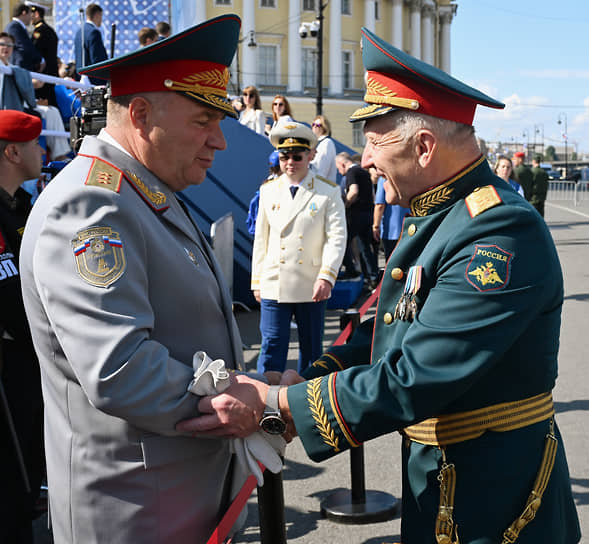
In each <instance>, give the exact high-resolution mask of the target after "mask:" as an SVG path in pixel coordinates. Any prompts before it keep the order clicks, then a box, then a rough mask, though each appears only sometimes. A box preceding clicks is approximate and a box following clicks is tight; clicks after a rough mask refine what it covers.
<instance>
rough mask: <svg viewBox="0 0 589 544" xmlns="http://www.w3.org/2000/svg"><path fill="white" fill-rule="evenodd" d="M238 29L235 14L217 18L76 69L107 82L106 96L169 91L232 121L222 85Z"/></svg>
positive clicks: (238, 19)
mask: <svg viewBox="0 0 589 544" xmlns="http://www.w3.org/2000/svg"><path fill="white" fill-rule="evenodd" d="M240 27H241V20H240V18H239V17H238V16H237V15H233V14H230V15H222V16H220V17H216V18H214V19H210V20H208V21H205V22H204V23H201V24H200V25H197V26H193V27H191V28H188V29H186V30H184V31H182V32H180V33H179V34H174V35H172V36H170V37H169V38H166V39H164V40H160V41H157V42H154V43H152V44H151V45H148V46H146V47H143V48H141V49H137V50H136V51H133V52H131V53H127V54H126V55H122V56H120V57H117V58H114V59H108V60H105V61H103V62H99V63H96V64H92V65H91V66H84V67H83V68H81V69H80V70H78V71H79V73H80V74H88V75H89V76H92V77H98V78H101V79H104V80H105V83H106V81H107V80H110V88H111V89H110V93H111V96H123V95H127V94H136V93H145V92H156V91H174V92H178V93H181V94H183V95H184V96H187V97H188V98H191V99H193V100H196V101H197V102H199V103H202V104H205V105H207V106H209V107H211V108H215V109H217V110H221V111H222V112H224V113H226V114H228V115H231V116H233V117H236V114H235V110H234V109H233V107H232V106H231V102H230V101H229V100H228V98H227V83H228V82H229V69H228V67H229V65H230V64H231V61H232V60H233V56H234V55H235V50H236V48H237V41H238V39H239V29H240Z"/></svg>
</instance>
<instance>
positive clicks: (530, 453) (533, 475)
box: [178, 29, 580, 544]
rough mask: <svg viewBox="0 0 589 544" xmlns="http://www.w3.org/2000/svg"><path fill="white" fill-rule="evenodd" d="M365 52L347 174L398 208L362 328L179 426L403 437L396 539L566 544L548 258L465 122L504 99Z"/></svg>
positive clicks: (554, 268)
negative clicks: (276, 382)
mask: <svg viewBox="0 0 589 544" xmlns="http://www.w3.org/2000/svg"><path fill="white" fill-rule="evenodd" d="M362 56H363V61H364V66H365V67H366V69H367V74H366V85H367V91H366V94H365V100H366V102H367V103H368V105H367V106H366V107H364V108H362V109H360V110H358V111H356V112H355V113H354V114H353V116H352V120H353V121H359V120H364V121H365V123H366V124H365V127H364V133H365V136H366V140H367V145H366V148H365V149H364V154H363V158H362V166H363V167H365V168H366V167H375V168H376V170H377V172H378V173H379V175H382V176H384V177H385V179H386V183H385V187H386V191H387V201H388V202H390V203H391V204H399V205H402V206H406V207H409V208H410V209H411V216H410V217H407V218H406V219H405V222H404V224H403V230H402V233H401V237H400V239H399V241H398V243H397V246H396V248H395V251H394V252H393V254H392V255H391V257H390V259H389V261H388V263H387V268H386V270H385V273H384V276H383V281H382V286H381V293H380V299H379V303H378V308H377V312H376V316H375V319H374V322H370V321H367V322H365V323H363V324H362V325H361V327H360V329H358V331H357V333H356V335H355V336H354V338H353V339H352V342H350V343H349V344H347V345H345V346H339V347H337V348H335V347H333V348H331V349H330V350H329V351H328V353H326V354H324V355H323V356H322V357H321V358H320V359H319V360H318V361H316V362H315V363H314V365H313V366H312V367H311V368H312V371H310V372H309V373H308V375H307V376H306V377H307V378H309V380H308V381H306V382H302V383H296V384H295V385H291V386H289V387H279V386H278V392H276V389H275V387H276V386H272V387H270V388H269V387H268V386H267V385H265V384H256V383H254V382H253V380H248V378H247V377H242V376H237V377H235V378H234V379H233V382H234V383H233V385H232V386H231V388H229V389H228V390H227V393H226V394H224V395H220V396H216V397H207V398H204V399H201V401H200V402H199V410H200V413H201V414H202V415H201V417H199V418H195V419H193V420H189V421H186V422H183V423H181V424H180V425H179V426H178V428H179V429H181V430H183V431H185V432H190V433H195V434H197V435H198V434H199V433H200V432H203V431H206V432H212V433H213V434H220V435H237V436H243V435H247V434H248V433H251V432H253V431H254V430H255V429H257V428H258V426H257V422H258V421H260V417H261V416H262V415H263V414H264V415H265V418H267V417H269V413H270V412H273V413H274V417H279V418H281V419H283V420H284V422H285V423H286V426H285V427H286V433H297V434H298V435H299V437H300V439H301V441H302V443H303V445H304V447H305V450H306V452H307V454H308V455H309V456H310V457H311V458H312V459H314V460H316V461H320V460H323V459H327V458H329V457H331V456H333V455H336V454H337V453H340V452H341V451H344V450H346V449H348V448H352V447H356V446H358V445H360V444H361V443H362V442H364V441H366V440H370V439H372V438H375V437H377V436H379V435H383V434H386V433H389V432H392V431H400V432H401V433H402V434H403V436H404V445H403V448H402V468H403V497H402V525H401V537H402V541H403V543H404V544H422V543H426V542H427V543H429V542H437V543H448V544H450V543H458V542H460V543H462V544H497V543H503V544H506V543H513V542H516V541H517V543H518V544H532V543H534V544H537V543H538V542H550V543H551V544H554V543H559V544H573V543H576V542H578V541H579V539H580V530H579V523H578V518H577V513H576V509H575V505H574V502H573V498H572V493H571V484H570V478H569V473H568V467H567V461H566V456H565V452H564V447H563V443H562V440H561V437H560V434H559V431H558V428H557V426H556V424H555V422H554V408H553V404H552V396H551V390H552V389H553V387H554V384H555V380H556V376H557V355H558V339H559V328H560V314H561V307H562V302H563V282H562V274H561V269H560V263H559V260H558V256H557V253H556V249H555V247H554V243H553V241H552V238H551V236H550V233H549V231H548V229H547V227H546V225H545V224H544V222H543V221H542V220H541V218H540V217H539V216H538V214H537V213H536V212H535V211H534V210H533V209H532V207H531V206H530V205H529V204H528V203H527V202H526V201H525V200H523V199H521V198H520V197H519V196H518V195H517V194H516V193H515V192H513V191H512V190H511V189H510V188H509V186H508V185H507V184H506V183H505V182H504V181H502V180H500V179H499V178H497V177H495V176H494V175H493V173H492V172H491V170H490V168H489V166H488V164H487V161H486V160H485V158H484V157H483V156H482V155H481V153H480V151H479V149H478V147H477V143H476V139H475V135H474V129H473V127H472V126H471V124H472V120H473V117H474V113H475V108H476V106H477V105H478V104H482V105H486V106H489V107H495V108H501V107H503V104H501V103H499V102H497V101H495V100H493V99H492V98H490V97H488V96H486V95H484V94H482V93H480V92H479V91H477V90H475V89H473V88H471V87H468V86H467V85H464V84H463V83H461V82H460V81H457V80H455V79H454V78H452V77H450V76H448V75H447V74H445V73H444V72H441V71H440V70H438V69H437V68H434V67H432V66H430V65H428V64H425V63H423V62H421V61H419V60H417V59H414V58H413V57H411V56H409V55H407V54H405V53H404V52H402V51H400V50H398V49H395V48H394V47H392V46H390V45H389V44H387V43H386V42H384V41H383V40H381V39H380V38H378V37H377V36H375V35H374V34H373V33H371V32H370V31H368V30H366V29H363V37H362ZM368 361H370V365H367V364H363V363H365V362H368ZM291 372H292V371H291ZM290 378H291V377H289V376H288V374H287V373H285V375H284V376H283V382H284V383H287V382H288V381H290V382H291V383H292V382H295V381H297V380H296V379H290ZM245 382H247V383H245ZM277 413H278V415H276V414H277ZM265 418H262V420H264V419H265ZM222 422H223V423H222ZM272 430H274V431H280V430H282V429H281V427H280V425H275V426H274V427H273V429H272Z"/></svg>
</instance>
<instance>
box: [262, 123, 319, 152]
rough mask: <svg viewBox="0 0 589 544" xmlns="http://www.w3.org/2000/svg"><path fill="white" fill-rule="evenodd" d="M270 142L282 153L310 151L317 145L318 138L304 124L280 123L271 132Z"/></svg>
mask: <svg viewBox="0 0 589 544" xmlns="http://www.w3.org/2000/svg"><path fill="white" fill-rule="evenodd" d="M270 142H271V143H272V145H273V146H274V147H275V148H276V149H278V151H282V152H288V151H300V150H310V149H314V148H315V146H316V145H317V136H315V134H314V133H313V131H312V130H311V129H310V128H309V127H308V126H307V125H304V124H303V123H297V122H296V121H286V122H278V123H276V126H275V127H274V128H273V129H272V130H271V131H270Z"/></svg>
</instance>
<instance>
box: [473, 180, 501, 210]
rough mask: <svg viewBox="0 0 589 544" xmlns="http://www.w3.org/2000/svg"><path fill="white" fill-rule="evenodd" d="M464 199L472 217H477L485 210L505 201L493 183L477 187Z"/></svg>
mask: <svg viewBox="0 0 589 544" xmlns="http://www.w3.org/2000/svg"><path fill="white" fill-rule="evenodd" d="M464 201H465V202H466V207H467V209H468V213H469V214H470V217H476V216H477V215H479V214H480V213H483V212H484V211H485V210H488V209H490V208H494V207H495V206H498V205H499V204H501V203H502V202H503V201H502V200H501V197H500V196H499V195H498V194H497V191H496V190H495V187H493V186H492V185H485V186H484V187H477V188H476V189H475V190H474V191H473V192H472V193H470V194H469V195H468V196H467V197H466V198H465V199H464Z"/></svg>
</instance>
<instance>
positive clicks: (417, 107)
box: [350, 28, 505, 125]
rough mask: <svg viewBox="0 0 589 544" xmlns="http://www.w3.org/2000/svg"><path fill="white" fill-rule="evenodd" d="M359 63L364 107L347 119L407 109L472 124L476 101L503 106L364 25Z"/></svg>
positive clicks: (352, 120) (361, 118)
mask: <svg viewBox="0 0 589 544" xmlns="http://www.w3.org/2000/svg"><path fill="white" fill-rule="evenodd" d="M362 62H363V63H364V68H366V75H365V78H366V94H365V95H364V101H365V102H366V103H367V106H365V107H363V108H360V109H359V110H356V111H355V112H354V113H353V114H352V116H351V117H350V121H351V122H354V121H363V120H365V119H370V118H372V117H377V116H379V115H384V114H386V113H389V112H391V111H394V110H397V109H407V110H411V111H415V112H419V113H425V114H427V115H431V116H433V117H439V118H441V119H448V120H449V121H456V122H457V123H463V124H465V125H472V120H473V119H474V112H475V109H476V107H477V105H478V104H481V105H483V106H489V107H490V108H499V109H500V108H504V107H505V104H503V103H501V102H498V101H497V100H494V99H493V98H491V97H490V96H487V95H486V94H483V93H481V92H480V91H477V90H476V89H474V88H473V87H469V86H468V85H466V84H464V83H462V82H461V81H458V80H457V79H455V78H453V77H452V76H450V75H448V74H447V73H446V72H444V71H442V70H440V69H439V68H436V67H435V66H432V65H431V64H427V63H426V62H423V61H421V60H418V59H416V58H415V57H412V56H411V55H408V54H407V53H405V52H403V51H401V50H399V49H397V48H396V47H393V46H392V45H390V44H388V43H387V42H385V41H384V40H382V39H380V38H379V37H378V36H377V35H376V34H373V33H372V32H370V30H368V29H367V28H362Z"/></svg>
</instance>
